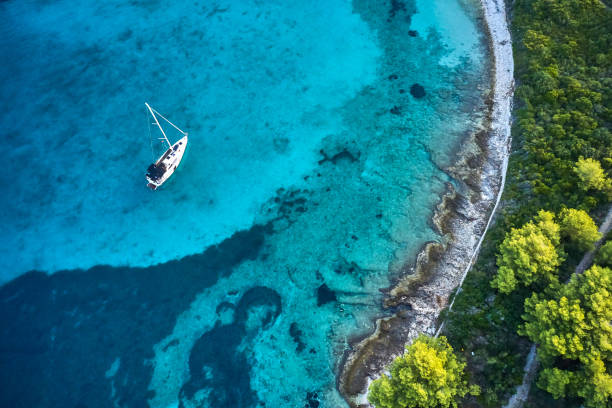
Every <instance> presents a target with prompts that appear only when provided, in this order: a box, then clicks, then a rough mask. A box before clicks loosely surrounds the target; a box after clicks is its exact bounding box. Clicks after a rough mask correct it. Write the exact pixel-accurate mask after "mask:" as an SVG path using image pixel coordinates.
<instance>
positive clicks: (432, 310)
mask: <svg viewBox="0 0 612 408" xmlns="http://www.w3.org/2000/svg"><path fill="white" fill-rule="evenodd" d="M480 3H481V6H482V13H483V14H482V15H483V17H484V23H483V25H484V29H485V34H486V35H487V37H488V42H489V49H490V53H491V58H492V60H493V64H492V67H491V70H492V82H493V83H492V87H491V88H492V93H491V96H490V104H489V107H490V108H489V112H488V121H487V122H486V125H487V126H486V128H485V129H483V130H480V131H475V132H474V134H473V135H472V138H471V140H470V142H469V143H466V147H465V148H464V149H463V150H462V151H461V152H460V153H459V155H458V160H457V161H456V163H455V164H454V165H453V166H452V167H451V168H449V169H448V172H449V173H450V174H451V175H452V176H453V178H454V179H455V180H457V182H458V188H457V189H455V188H454V187H453V186H452V185H450V184H449V185H448V192H447V194H445V195H444V196H443V197H442V199H441V201H440V203H439V204H438V206H437V207H436V211H435V214H434V217H433V220H432V222H433V224H434V226H435V228H436V230H437V232H438V233H439V234H440V235H441V236H442V237H443V240H444V243H427V244H426V245H425V246H424V248H423V250H422V251H421V252H420V253H419V255H418V256H417V260H416V262H415V264H414V266H408V265H407V266H406V267H405V268H404V270H405V273H404V274H403V275H404V276H403V277H402V278H401V279H400V280H399V281H398V282H397V283H396V284H395V285H394V286H393V287H392V288H390V290H389V291H388V293H387V297H386V299H385V301H384V307H385V308H386V309H388V310H391V311H392V312H393V315H392V316H391V317H387V318H381V319H378V320H377V322H376V330H375V332H374V333H373V334H371V335H370V336H368V337H366V338H361V339H355V340H354V341H353V342H351V344H350V346H351V350H349V351H347V352H346V353H345V355H344V358H343V359H342V361H341V362H340V365H339V374H338V380H337V387H338V389H339V390H340V393H341V394H342V395H343V397H344V398H345V400H346V401H347V402H348V403H349V405H350V406H351V407H367V406H369V404H368V402H367V399H366V392H367V387H368V386H369V383H370V382H371V381H372V380H373V379H374V378H376V377H378V376H379V375H380V372H381V371H382V370H383V369H384V367H385V366H387V365H388V364H389V363H390V362H391V361H392V360H393V358H395V357H396V356H397V355H399V354H401V353H402V352H403V350H404V345H405V344H406V343H407V342H409V341H411V340H413V339H414V338H415V337H416V336H417V335H418V334H419V333H429V334H432V335H433V334H436V335H437V334H438V333H439V331H440V329H441V327H440V328H439V329H438V330H437V331H436V327H435V325H436V320H437V317H438V315H439V313H440V312H441V311H442V310H443V309H444V308H447V307H448V308H452V304H453V301H454V298H452V299H451V295H452V293H453V292H454V291H455V288H457V287H460V286H461V284H462V283H463V280H464V279H465V276H466V275H467V272H468V271H469V269H470V267H471V266H472V264H473V262H474V261H475V259H476V257H477V256H478V252H479V249H480V245H481V243H482V240H483V239H484V236H485V233H486V231H487V229H488V227H489V225H490V223H491V221H492V219H493V216H494V214H495V210H496V209H497V206H498V204H499V201H500V198H501V193H502V191H503V186H504V183H505V177H506V169H507V164H508V156H509V153H510V141H511V140H510V137H511V135H510V120H511V110H512V100H513V91H514V78H513V71H514V63H513V57H512V41H511V37H510V32H509V30H508V23H507V19H506V9H505V3H504V0H481V1H480ZM466 254H470V255H469V256H466Z"/></svg>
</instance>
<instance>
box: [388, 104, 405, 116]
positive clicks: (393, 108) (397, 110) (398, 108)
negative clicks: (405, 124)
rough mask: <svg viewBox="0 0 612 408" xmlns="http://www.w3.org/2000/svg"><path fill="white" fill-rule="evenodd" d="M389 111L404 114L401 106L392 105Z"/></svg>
mask: <svg viewBox="0 0 612 408" xmlns="http://www.w3.org/2000/svg"><path fill="white" fill-rule="evenodd" d="M389 112H391V114H392V115H401V114H402V109H401V108H400V107H399V106H397V105H396V106H394V107H392V108H391V109H390V110H389Z"/></svg>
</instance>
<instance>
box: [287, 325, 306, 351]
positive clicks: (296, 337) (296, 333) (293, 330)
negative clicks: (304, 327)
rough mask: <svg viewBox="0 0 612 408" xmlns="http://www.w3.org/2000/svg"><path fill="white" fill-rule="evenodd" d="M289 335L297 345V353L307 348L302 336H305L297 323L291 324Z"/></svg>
mask: <svg viewBox="0 0 612 408" xmlns="http://www.w3.org/2000/svg"><path fill="white" fill-rule="evenodd" d="M289 334H290V335H291V337H292V338H293V341H295V343H296V344H297V345H296V347H295V351H297V352H298V353H300V352H301V351H303V350H304V348H306V344H304V342H303V341H302V335H303V334H304V333H303V332H302V331H301V330H300V329H299V328H298V325H297V323H296V322H293V323H291V326H290V327H289Z"/></svg>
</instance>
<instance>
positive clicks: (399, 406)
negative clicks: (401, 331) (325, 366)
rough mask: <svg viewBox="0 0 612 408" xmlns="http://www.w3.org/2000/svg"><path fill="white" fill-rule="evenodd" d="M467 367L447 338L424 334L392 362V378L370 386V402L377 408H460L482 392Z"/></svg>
mask: <svg viewBox="0 0 612 408" xmlns="http://www.w3.org/2000/svg"><path fill="white" fill-rule="evenodd" d="M464 367H465V363H462V362H460V361H459V360H457V357H456V356H455V354H454V353H453V349H452V347H451V346H450V345H449V344H448V341H447V340H446V338H445V337H443V336H442V337H439V338H433V337H429V336H425V335H420V336H419V337H418V338H417V339H416V340H415V341H414V343H413V344H412V345H411V346H408V347H406V352H405V353H404V355H402V356H400V357H397V358H396V359H395V360H394V361H393V363H391V368H390V369H389V371H390V373H391V376H387V375H385V374H383V375H382V377H380V378H379V379H377V380H375V381H374V382H373V383H372V384H371V385H370V389H369V394H368V400H369V401H370V403H371V404H373V405H374V406H375V407H376V408H405V407H414V408H438V407H439V408H447V407H455V408H456V407H457V406H458V401H459V400H460V399H461V398H463V397H465V396H466V395H467V394H471V395H478V393H479V392H480V389H479V388H478V386H476V385H471V386H470V385H468V382H467V381H466V380H465V375H464V373H463V369H464Z"/></svg>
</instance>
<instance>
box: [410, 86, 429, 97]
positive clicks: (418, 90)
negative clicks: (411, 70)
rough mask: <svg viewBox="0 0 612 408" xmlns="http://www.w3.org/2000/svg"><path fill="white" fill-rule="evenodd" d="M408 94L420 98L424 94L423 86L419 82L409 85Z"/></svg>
mask: <svg viewBox="0 0 612 408" xmlns="http://www.w3.org/2000/svg"><path fill="white" fill-rule="evenodd" d="M410 95H412V96H414V97H415V98H417V99H421V98H423V97H424V96H425V88H423V86H422V85H419V84H412V86H411V87H410Z"/></svg>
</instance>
